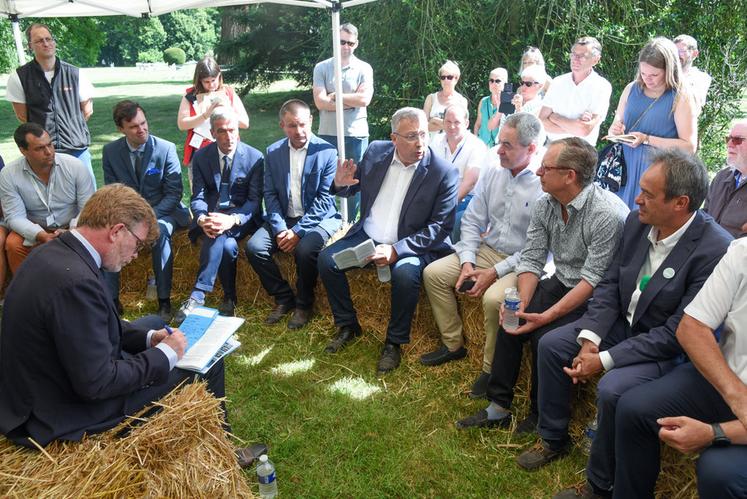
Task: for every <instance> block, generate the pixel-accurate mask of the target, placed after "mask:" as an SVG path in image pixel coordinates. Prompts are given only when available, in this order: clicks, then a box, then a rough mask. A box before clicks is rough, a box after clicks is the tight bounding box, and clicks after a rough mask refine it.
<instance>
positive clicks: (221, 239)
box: [176, 107, 264, 322]
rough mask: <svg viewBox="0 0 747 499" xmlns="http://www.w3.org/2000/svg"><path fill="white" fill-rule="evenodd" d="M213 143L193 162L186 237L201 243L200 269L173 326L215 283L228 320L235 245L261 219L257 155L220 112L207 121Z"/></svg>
mask: <svg viewBox="0 0 747 499" xmlns="http://www.w3.org/2000/svg"><path fill="white" fill-rule="evenodd" d="M210 131H211V133H212V134H213V137H214V138H215V142H213V143H212V144H210V145H209V146H207V147H203V148H202V149H200V150H199V151H197V152H196V153H195V154H194V156H192V177H193V184H192V203H191V207H192V216H193V217H194V222H193V224H192V228H191V229H190V231H189V237H190V239H192V241H193V242H196V241H197V239H198V238H200V237H201V238H202V249H201V250H200V268H199V270H198V272H197V282H196V283H195V286H194V289H193V290H192V294H191V295H190V296H189V298H188V299H187V300H186V301H185V302H184V303H182V306H181V307H180V309H179V312H178V313H177V316H176V320H177V322H179V321H181V320H184V317H186V316H187V315H188V314H189V313H191V312H192V310H193V309H194V308H195V307H197V306H199V305H202V304H204V303H205V294H206V293H209V292H211V291H212V290H213V286H214V285H215V278H216V277H220V282H221V284H222V286H223V301H222V303H221V305H220V306H219V307H218V310H219V311H220V314H221V315H227V316H232V315H233V313H234V309H235V307H236V259H237V258H238V256H239V244H238V242H239V241H241V240H242V239H243V238H245V237H246V236H248V235H249V234H252V233H253V232H254V231H255V230H257V227H259V224H260V223H261V219H262V177H263V174H264V157H263V156H262V153H261V152H259V151H258V150H257V149H255V148H253V147H252V146H250V145H247V144H244V143H243V142H241V140H240V139H239V125H238V119H237V118H236V115H235V114H234V113H233V111H231V110H230V109H228V108H225V107H219V108H217V109H216V110H215V111H213V114H212V115H210Z"/></svg>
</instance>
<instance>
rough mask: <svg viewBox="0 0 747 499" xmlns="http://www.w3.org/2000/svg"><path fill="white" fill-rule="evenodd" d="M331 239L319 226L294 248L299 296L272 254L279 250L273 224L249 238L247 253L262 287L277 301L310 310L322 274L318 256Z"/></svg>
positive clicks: (305, 235)
mask: <svg viewBox="0 0 747 499" xmlns="http://www.w3.org/2000/svg"><path fill="white" fill-rule="evenodd" d="M296 222H298V219H297V218H294V219H287V220H286V224H287V226H288V227H293V226H294V225H295V224H296ZM327 239H329V234H327V231H325V230H324V229H322V228H321V227H318V226H317V227H316V228H314V229H313V230H311V231H309V232H307V233H306V234H304V236H303V237H302V238H301V240H300V241H299V242H298V244H297V245H296V247H295V249H294V250H293V258H294V259H295V261H296V295H295V296H294V295H293V290H292V289H291V287H290V285H289V284H288V281H286V280H285V279H283V276H282V274H281V273H280V269H279V268H278V266H277V263H275V260H274V258H273V257H272V255H274V254H275V253H277V252H278V251H279V250H278V245H277V242H276V240H275V237H274V236H273V235H272V229H271V228H270V225H269V224H267V223H266V224H264V225H263V226H262V227H260V228H259V230H257V232H255V233H254V235H253V236H252V237H251V238H250V239H249V241H247V243H246V256H247V257H248V258H249V263H250V264H251V266H252V268H253V269H254V271H255V272H256V273H257V275H258V276H259V280H260V282H261V283H262V287H264V288H265V291H267V293H268V294H269V295H270V296H272V297H273V298H274V299H275V303H276V304H278V305H287V306H289V307H298V308H300V309H303V310H309V309H311V308H312V306H313V305H314V287H315V286H316V278H317V276H318V275H319V272H318V270H317V259H318V257H319V252H320V251H321V249H322V248H323V247H324V245H325V244H326V242H327Z"/></svg>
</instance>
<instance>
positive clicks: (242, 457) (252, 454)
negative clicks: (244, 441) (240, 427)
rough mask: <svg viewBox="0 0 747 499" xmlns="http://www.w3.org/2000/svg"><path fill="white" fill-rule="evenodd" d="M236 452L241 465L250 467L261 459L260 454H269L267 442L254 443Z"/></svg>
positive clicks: (241, 466)
mask: <svg viewBox="0 0 747 499" xmlns="http://www.w3.org/2000/svg"><path fill="white" fill-rule="evenodd" d="M235 452H236V459H237V460H238V462H239V467H240V468H248V467H249V466H251V465H252V464H254V461H256V460H257V459H259V456H261V455H262V454H267V444H252V445H250V446H249V447H240V448H238V449H236V451H235Z"/></svg>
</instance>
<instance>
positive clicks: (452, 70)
mask: <svg viewBox="0 0 747 499" xmlns="http://www.w3.org/2000/svg"><path fill="white" fill-rule="evenodd" d="M460 75H461V72H460V71H459V66H457V65H456V63H455V62H453V61H446V62H445V63H444V65H443V66H441V68H440V69H439V70H438V77H439V78H440V79H441V90H439V91H438V92H436V93H433V94H430V95H429V96H428V97H426V98H425V104H424V105H423V111H425V115H426V116H428V131H429V132H431V138H433V136H434V135H435V134H437V133H441V132H443V129H444V111H446V108H447V107H449V106H450V105H452V104H459V105H460V106H462V107H463V108H464V109H468V108H469V104H468V103H467V99H466V98H464V96H463V95H462V94H460V93H459V92H457V91H456V90H455V88H456V84H457V82H458V81H459V76H460Z"/></svg>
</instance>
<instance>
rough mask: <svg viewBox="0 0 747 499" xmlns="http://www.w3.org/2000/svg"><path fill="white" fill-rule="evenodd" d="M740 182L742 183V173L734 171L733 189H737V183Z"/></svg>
mask: <svg viewBox="0 0 747 499" xmlns="http://www.w3.org/2000/svg"><path fill="white" fill-rule="evenodd" d="M741 181H742V172H740V171H739V170H734V182H735V184H736V185H735V187H739V182H741Z"/></svg>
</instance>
